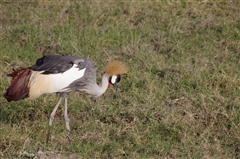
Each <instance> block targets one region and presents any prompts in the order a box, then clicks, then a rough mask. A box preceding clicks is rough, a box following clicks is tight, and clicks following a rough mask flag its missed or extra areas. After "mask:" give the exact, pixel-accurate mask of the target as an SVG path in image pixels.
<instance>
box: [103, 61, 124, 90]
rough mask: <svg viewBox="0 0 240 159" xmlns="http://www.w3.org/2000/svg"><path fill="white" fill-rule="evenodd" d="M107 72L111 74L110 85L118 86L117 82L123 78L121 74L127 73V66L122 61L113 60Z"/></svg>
mask: <svg viewBox="0 0 240 159" xmlns="http://www.w3.org/2000/svg"><path fill="white" fill-rule="evenodd" d="M105 72H106V74H107V75H108V76H109V80H108V82H109V85H110V86H111V85H113V86H115V87H116V88H117V83H118V82H120V80H121V76H120V75H121V74H124V73H127V67H126V65H125V64H124V63H123V62H121V61H112V62H110V63H109V64H108V65H107V67H106V71H105Z"/></svg>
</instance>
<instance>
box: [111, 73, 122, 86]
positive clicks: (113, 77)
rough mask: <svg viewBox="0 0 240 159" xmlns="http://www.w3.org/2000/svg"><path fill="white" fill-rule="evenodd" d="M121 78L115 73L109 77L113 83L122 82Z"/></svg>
mask: <svg viewBox="0 0 240 159" xmlns="http://www.w3.org/2000/svg"><path fill="white" fill-rule="evenodd" d="M120 80H121V76H120V75H117V76H116V75H113V76H111V77H109V83H111V84H115V83H118V82H120Z"/></svg>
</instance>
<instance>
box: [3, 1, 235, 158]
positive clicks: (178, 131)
mask: <svg viewBox="0 0 240 159" xmlns="http://www.w3.org/2000/svg"><path fill="white" fill-rule="evenodd" d="M239 8H240V3H239V2H238V1H234V0H230V1H223V0H220V1H197V0H195V1H160V2H157V1H151V2H147V1H146V2H145V1H138V2H124V1H122V2H121V1H96V2H93V1H92V2H87V1H58V2H56V1H45V0H42V1H32V2H30V1H29V2H28V1H18V2H11V1H5V2H4V1H3V2H1V3H0V22H1V26H0V29H1V32H0V34H1V36H0V40H1V42H0V50H1V60H0V66H1V70H2V71H1V72H0V76H1V85H0V88H1V89H0V90H1V94H3V93H4V92H5V90H6V89H7V87H8V85H9V81H10V79H9V78H8V77H7V76H6V75H7V74H8V73H10V72H11V71H12V69H13V68H18V67H28V66H31V65H32V64H33V63H34V62H35V61H36V59H37V58H39V57H41V56H42V54H58V55H76V56H81V57H86V58H89V59H91V61H92V62H93V63H95V64H96V66H97V67H98V68H97V74H98V81H100V79H101V75H102V73H103V71H104V67H105V65H106V63H107V62H108V61H110V60H113V59H119V60H122V61H124V62H125V63H126V64H127V65H128V68H129V72H128V74H127V75H125V76H123V77H122V81H121V82H120V88H121V93H118V94H117V98H115V99H113V98H112V94H113V93H114V90H113V89H108V90H107V92H106V93H105V94H104V96H103V97H101V98H99V99H98V101H97V102H96V103H94V102H93V101H92V98H91V97H90V96H89V95H85V94H80V93H72V94H71V95H70V97H69V117H70V127H71V135H72V138H73V143H72V145H70V144H69V143H68V141H67V139H66V130H65V124H64V120H63V109H62V107H61V108H60V109H59V110H58V111H57V114H56V117H55V120H54V122H53V131H52V139H51V142H50V144H48V145H46V144H45V139H46V134H47V128H48V118H49V115H50V113H51V111H52V109H53V107H54V105H55V104H56V102H57V98H58V96H57V95H54V94H53V95H43V96H41V97H40V98H38V99H36V100H28V99H25V100H22V101H18V102H11V103H8V102H7V101H6V100H5V99H4V98H3V97H1V98H0V103H1V104H0V110H1V118H0V124H1V127H0V130H1V131H0V132H1V135H0V152H1V153H0V156H1V157H2V158H224V159H225V158H240V136H239V134H240V131H239V130H240V128H239V126H240V124H239V123H240V108H239V103H240V96H239V94H240V74H239V68H240V60H239V59H240V42H239V39H240V17H239V12H240V9H239Z"/></svg>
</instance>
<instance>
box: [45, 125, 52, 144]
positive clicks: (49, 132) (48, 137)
mask: <svg viewBox="0 0 240 159" xmlns="http://www.w3.org/2000/svg"><path fill="white" fill-rule="evenodd" d="M50 136H51V127H50V126H49V127H48V133H47V139H46V144H48V141H49V139H50Z"/></svg>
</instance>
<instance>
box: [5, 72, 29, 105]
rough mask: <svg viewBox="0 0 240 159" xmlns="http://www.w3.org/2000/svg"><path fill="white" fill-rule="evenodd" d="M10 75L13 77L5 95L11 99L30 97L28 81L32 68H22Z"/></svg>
mask: <svg viewBox="0 0 240 159" xmlns="http://www.w3.org/2000/svg"><path fill="white" fill-rule="evenodd" d="M8 76H10V77H12V81H11V84H10V86H9V88H8V89H7V91H6V93H4V97H5V98H6V99H7V100H8V101H9V102H11V101H17V100H20V99H24V98H26V97H28V93H29V88H28V82H29V79H30V76H31V69H29V68H21V69H19V70H16V71H13V72H12V73H11V74H9V75H8Z"/></svg>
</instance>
